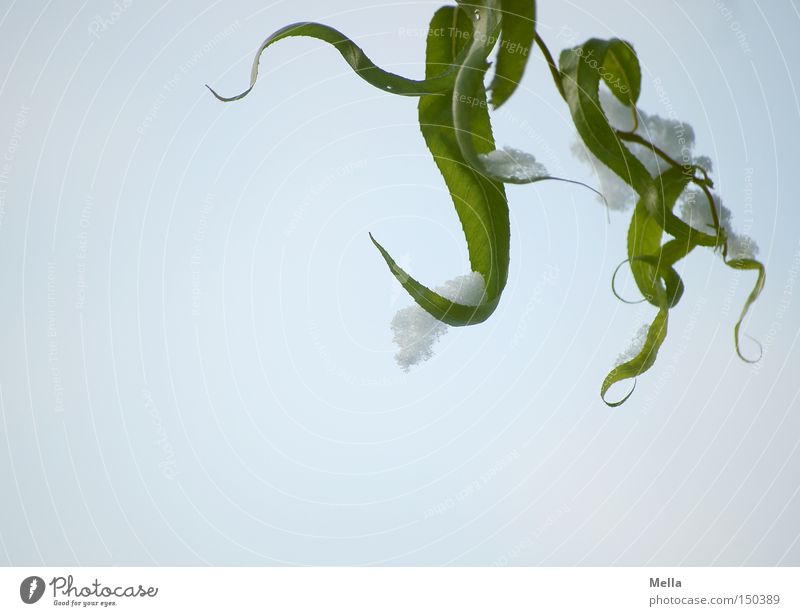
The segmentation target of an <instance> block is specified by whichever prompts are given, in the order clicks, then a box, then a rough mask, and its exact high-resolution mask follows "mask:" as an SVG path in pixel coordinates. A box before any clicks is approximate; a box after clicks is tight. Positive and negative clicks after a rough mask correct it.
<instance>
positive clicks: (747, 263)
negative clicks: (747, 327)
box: [725, 259, 767, 364]
mask: <svg viewBox="0 0 800 616" xmlns="http://www.w3.org/2000/svg"><path fill="white" fill-rule="evenodd" d="M725 264H726V265H727V266H728V267H730V268H733V269H735V270H745V271H747V270H750V271H753V270H755V271H757V272H758V277H757V278H756V284H755V285H754V286H753V290H752V291H751V292H750V295H748V296H747V300H746V301H745V303H744V306H743V307H742V313H741V314H740V315H739V320H738V321H736V325H735V326H734V328H733V338H734V343H735V345H736V354H737V355H738V356H739V357H740V358H741V359H742V360H744V361H746V362H747V363H750V364H754V363H756V362H758V360H759V359H761V345H760V344H759V355H758V357H757V358H756V359H747V358H746V357H745V356H744V355H742V351H741V345H740V331H739V330H740V329H741V327H742V322H743V321H744V318H745V317H746V316H747V313H748V312H749V310H750V306H752V305H753V303H754V302H755V301H756V300H757V299H758V296H759V295H761V291H763V290H764V283H765V282H766V280H767V272H766V270H765V269H764V264H763V263H761V262H760V261H757V260H756V259H731V260H730V261H726V262H725ZM748 338H749V336H748ZM751 340H754V339H753V338H751ZM754 342H756V343H758V341H756V340H754Z"/></svg>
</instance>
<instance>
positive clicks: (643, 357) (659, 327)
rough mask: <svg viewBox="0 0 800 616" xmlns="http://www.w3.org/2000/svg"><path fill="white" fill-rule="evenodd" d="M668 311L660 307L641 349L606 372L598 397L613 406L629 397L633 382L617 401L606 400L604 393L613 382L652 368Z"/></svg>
mask: <svg viewBox="0 0 800 616" xmlns="http://www.w3.org/2000/svg"><path fill="white" fill-rule="evenodd" d="M668 313H669V310H668V309H667V308H661V309H660V310H659V311H658V313H657V314H656V317H655V319H653V322H652V323H651V324H650V328H649V329H648V331H647V338H646V339H645V341H644V345H642V350H641V351H639V353H638V354H637V355H636V357H634V358H633V359H631V360H630V361H626V362H625V363H623V364H620V365H619V366H617V367H616V368H614V369H613V370H612V371H611V372H609V373H608V375H607V376H606V378H605V379H603V384H602V385H601V387H600V397H601V398H602V399H603V402H605V403H606V404H607V405H608V406H612V407H614V406H620V405H621V404H623V403H624V402H625V401H626V400H627V399H628V398H630V397H631V394H632V393H633V389H635V387H636V385H635V384H634V388H632V389H631V390H630V391H629V392H628V393H627V394H626V395H625V397H624V398H622V399H621V400H618V401H617V402H609V401H608V400H606V393H607V392H608V390H609V388H610V387H611V386H612V385H614V383H619V382H620V381H624V380H626V379H635V378H636V377H637V376H639V375H640V374H642V373H643V372H646V371H647V370H649V369H650V368H652V366H653V364H654V363H655V362H656V356H657V355H658V350H659V349H660V348H661V344H662V343H663V342H664V338H666V336H667V321H668Z"/></svg>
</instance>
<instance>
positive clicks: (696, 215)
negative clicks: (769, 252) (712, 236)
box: [678, 189, 758, 259]
mask: <svg viewBox="0 0 800 616" xmlns="http://www.w3.org/2000/svg"><path fill="white" fill-rule="evenodd" d="M711 196H712V197H713V199H714V204H715V205H716V208H717V216H718V217H719V226H720V227H722V228H723V229H724V230H725V233H726V235H727V236H728V259H755V257H756V255H757V254H758V245H757V244H756V243H755V240H753V238H751V237H749V236H747V235H743V234H740V233H736V232H735V231H734V230H733V224H732V216H731V211H730V210H729V209H728V208H726V207H725V206H724V205H723V204H722V199H720V197H719V196H718V195H715V194H712V195H711ZM678 207H679V208H680V214H681V218H682V219H683V220H684V221H685V222H686V223H687V224H689V225H691V226H692V227H694V228H695V229H697V230H698V231H704V232H705V233H713V229H714V225H713V220H712V218H711V208H710V207H709V205H708V198H707V197H706V195H705V194H704V193H703V192H702V191H699V190H696V189H690V190H686V191H685V192H684V193H683V195H681V198H680V201H679V202H678Z"/></svg>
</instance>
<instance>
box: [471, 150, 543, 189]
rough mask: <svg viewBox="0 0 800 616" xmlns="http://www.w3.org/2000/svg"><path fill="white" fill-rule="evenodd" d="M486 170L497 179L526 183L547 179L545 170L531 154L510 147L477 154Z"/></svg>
mask: <svg viewBox="0 0 800 616" xmlns="http://www.w3.org/2000/svg"><path fill="white" fill-rule="evenodd" d="M478 158H480V159H481V162H482V163H483V164H484V165H485V167H486V170H487V171H488V172H489V173H490V174H492V175H494V176H497V177H501V178H511V179H514V180H520V181H523V182H524V181H526V180H535V179H539V178H543V177H547V169H546V168H545V166H544V165H543V164H542V163H540V162H539V161H537V160H536V157H535V156H534V155H533V154H529V153H528V152H523V151H522V150H517V149H514V148H510V147H507V146H506V147H504V148H503V149H502V150H494V151H493V152H489V153H488V154H479V155H478Z"/></svg>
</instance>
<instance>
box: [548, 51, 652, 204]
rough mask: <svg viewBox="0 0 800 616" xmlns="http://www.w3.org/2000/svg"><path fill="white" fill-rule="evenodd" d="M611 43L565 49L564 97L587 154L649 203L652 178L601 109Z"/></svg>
mask: <svg viewBox="0 0 800 616" xmlns="http://www.w3.org/2000/svg"><path fill="white" fill-rule="evenodd" d="M615 41H617V39H612V40H610V41H605V40H600V39H590V40H588V41H586V42H585V43H584V44H583V45H581V46H578V47H574V48H572V49H565V50H564V51H563V52H561V56H560V58H559V68H560V69H561V75H562V84H563V87H564V95H565V96H566V100H567V104H568V105H569V109H570V113H571V115H572V120H573V122H574V124H575V128H576V129H577V131H578V134H579V135H580V137H581V139H582V140H583V142H584V144H586V147H587V148H588V149H589V151H590V152H591V153H592V154H594V155H595V156H596V157H597V158H598V159H600V161H601V162H602V163H603V164H604V165H605V166H606V167H608V168H609V169H611V171H613V172H614V173H616V174H617V175H618V176H619V177H620V178H622V179H623V180H624V181H625V182H627V183H628V184H629V185H630V186H631V187H632V188H633V189H634V190H635V191H636V192H637V193H638V194H639V196H640V197H641V198H648V199H652V198H653V196H652V193H654V192H655V187H654V182H653V178H652V177H651V176H650V174H649V173H648V171H647V169H646V168H645V166H644V165H643V164H642V162H641V161H640V160H639V159H638V158H636V157H635V156H634V155H633V154H632V153H631V151H630V150H629V149H628V148H627V147H625V144H623V143H622V142H621V141H620V139H619V138H618V137H617V134H616V132H615V130H614V128H613V127H612V126H611V124H610V123H609V121H608V118H607V117H606V115H605V112H604V111H603V108H602V107H601V105H600V97H599V88H600V80H601V74H602V72H603V71H602V67H603V63H604V61H605V59H606V54H607V53H608V50H609V48H610V47H612V46H614V45H615V44H616V43H615Z"/></svg>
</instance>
